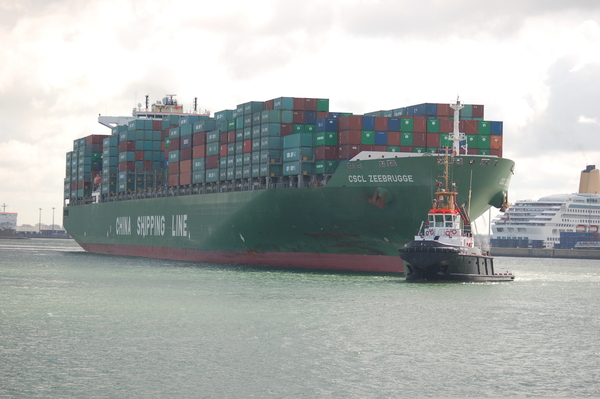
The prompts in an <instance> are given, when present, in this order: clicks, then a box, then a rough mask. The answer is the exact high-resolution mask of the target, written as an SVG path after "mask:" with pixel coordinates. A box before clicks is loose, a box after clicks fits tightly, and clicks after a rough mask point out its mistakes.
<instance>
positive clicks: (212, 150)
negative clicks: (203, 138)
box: [169, 143, 220, 181]
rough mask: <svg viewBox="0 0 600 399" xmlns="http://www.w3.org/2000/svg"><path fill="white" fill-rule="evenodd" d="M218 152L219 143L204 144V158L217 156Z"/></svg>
mask: <svg viewBox="0 0 600 399" xmlns="http://www.w3.org/2000/svg"><path fill="white" fill-rule="evenodd" d="M219 150H220V146H219V143H210V144H206V156H211V155H219ZM170 154H171V152H169V155H170ZM207 181H208V180H207Z"/></svg>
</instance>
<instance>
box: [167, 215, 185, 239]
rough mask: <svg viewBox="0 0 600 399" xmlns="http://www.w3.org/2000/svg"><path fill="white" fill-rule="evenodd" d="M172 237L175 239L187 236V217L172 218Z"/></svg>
mask: <svg viewBox="0 0 600 399" xmlns="http://www.w3.org/2000/svg"><path fill="white" fill-rule="evenodd" d="M171 235H172V236H173V237H186V236H187V215H173V216H171Z"/></svg>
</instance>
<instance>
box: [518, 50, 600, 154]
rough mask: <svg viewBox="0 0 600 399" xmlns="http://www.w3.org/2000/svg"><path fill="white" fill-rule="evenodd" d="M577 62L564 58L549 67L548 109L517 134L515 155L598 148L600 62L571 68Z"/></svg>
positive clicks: (534, 117) (535, 116)
mask: <svg viewBox="0 0 600 399" xmlns="http://www.w3.org/2000/svg"><path fill="white" fill-rule="evenodd" d="M578 62H579V60H578V58H577V57H575V56H565V57H562V58H561V59H559V60H557V61H556V62H555V63H554V64H553V65H552V66H551V67H550V68H549V71H548V77H547V79H546V82H545V83H546V85H547V87H548V99H547V106H546V107H545V108H544V109H543V110H542V111H540V112H538V113H536V114H535V115H534V116H533V117H532V118H531V120H530V121H529V123H528V124H527V125H525V126H524V127H523V128H521V129H520V130H519V131H518V134H517V135H516V137H515V138H516V139H517V140H518V142H517V143H515V144H516V146H515V153H516V154H517V155H519V156H524V157H527V156H528V154H529V153H531V152H536V153H545V154H557V153H564V152H574V153H580V154H583V153H586V152H590V151H593V149H600V135H599V132H598V124H597V121H598V120H600V109H599V108H598V104H599V103H600V63H595V64H587V65H585V66H583V67H580V68H579V69H574V68H573V67H574V66H575V65H577V64H578ZM590 122H594V123H590Z"/></svg>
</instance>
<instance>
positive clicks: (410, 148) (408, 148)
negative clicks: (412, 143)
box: [400, 145, 413, 152]
mask: <svg viewBox="0 0 600 399" xmlns="http://www.w3.org/2000/svg"><path fill="white" fill-rule="evenodd" d="M400 152H413V148H412V147H409V146H406V145H401V146H400Z"/></svg>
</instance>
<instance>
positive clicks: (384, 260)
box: [80, 243, 404, 274]
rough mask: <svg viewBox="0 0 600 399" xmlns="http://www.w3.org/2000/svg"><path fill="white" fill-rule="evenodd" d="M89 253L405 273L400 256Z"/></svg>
mask: <svg viewBox="0 0 600 399" xmlns="http://www.w3.org/2000/svg"><path fill="white" fill-rule="evenodd" d="M80 245H81V247H82V248H83V249H85V250H86V251H88V252H93V253H100V254H107V255H121V256H139V257H143V258H154V259H169V260H182V261H188V262H210V263H223V264H241V265H249V266H269V267H289V268H298V269H317V270H339V271H354V272H373V273H397V274H400V273H404V266H403V264H402V260H401V259H400V256H387V255H345V254H320V253H299V252H253V251H247V252H243V251H200V250H197V249H192V248H172V247H150V246H142V245H111V244H89V243H86V244H80Z"/></svg>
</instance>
